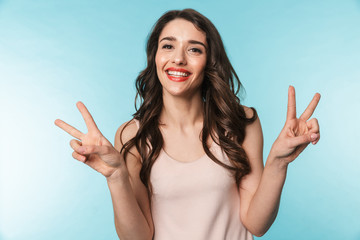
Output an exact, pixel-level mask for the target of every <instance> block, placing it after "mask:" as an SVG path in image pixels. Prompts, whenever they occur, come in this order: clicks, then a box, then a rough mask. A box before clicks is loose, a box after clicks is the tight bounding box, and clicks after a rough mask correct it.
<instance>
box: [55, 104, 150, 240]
mask: <svg viewBox="0 0 360 240" xmlns="http://www.w3.org/2000/svg"><path fill="white" fill-rule="evenodd" d="M77 107H78V109H79V111H80V112H81V114H82V116H83V118H84V120H85V123H86V126H87V128H88V132H87V133H86V134H84V133H82V132H80V131H79V130H77V129H76V128H74V127H72V126H70V125H69V124H67V123H65V122H63V121H62V120H59V119H57V120H56V121H55V124H56V125H57V126H58V127H60V128H62V129H63V130H64V131H66V132H67V133H69V134H70V135H71V136H73V137H75V138H77V139H78V140H75V139H73V140H71V142H70V145H71V147H72V148H73V150H74V152H73V157H74V158H75V159H77V160H79V161H81V162H83V163H85V164H86V165H88V166H89V167H91V168H93V169H94V170H96V171H98V172H99V173H101V174H102V175H104V176H105V177H106V179H107V183H108V186H109V189H110V193H111V197H112V202H113V207H114V215H115V227H116V232H117V234H118V236H119V238H121V240H126V239H131V240H137V239H139V240H140V239H141V240H142V239H147V240H150V239H152V237H153V233H154V227H153V223H152V218H151V213H150V204H149V197H148V194H147V190H146V187H145V186H144V185H143V184H142V182H141V181H140V176H139V172H140V169H141V161H140V156H139V153H138V152H137V151H136V149H135V148H134V149H130V151H131V152H132V153H133V155H131V154H129V156H128V158H127V162H126V164H125V161H124V158H123V155H122V154H120V153H119V150H120V149H121V147H122V144H121V141H120V132H121V130H122V129H123V128H124V126H125V124H123V125H122V126H121V127H120V128H119V129H118V131H117V133H116V137H115V148H116V149H115V148H114V147H113V146H112V144H111V143H110V142H109V141H108V140H107V139H106V138H105V137H104V136H103V135H102V133H101V132H100V130H99V129H98V128H97V126H96V124H95V122H94V120H93V118H92V116H91V115H90V113H89V111H88V110H87V108H86V107H85V105H84V104H83V103H81V102H78V103H77ZM136 132H137V128H136V126H135V124H134V122H131V123H130V124H129V126H128V127H127V128H125V130H124V132H123V136H122V137H123V139H122V140H123V142H126V141H128V140H129V139H131V138H132V137H133V136H135V134H136ZM79 140H80V141H79Z"/></svg>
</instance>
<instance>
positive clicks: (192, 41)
mask: <svg viewBox="0 0 360 240" xmlns="http://www.w3.org/2000/svg"><path fill="white" fill-rule="evenodd" d="M164 40H168V41H176V37H164V38H162V39H161V40H160V41H159V42H161V41H164ZM188 42H189V43H191V44H200V45H202V46H204V48H205V49H207V48H206V46H205V44H204V43H202V42H200V41H196V40H189V41H188Z"/></svg>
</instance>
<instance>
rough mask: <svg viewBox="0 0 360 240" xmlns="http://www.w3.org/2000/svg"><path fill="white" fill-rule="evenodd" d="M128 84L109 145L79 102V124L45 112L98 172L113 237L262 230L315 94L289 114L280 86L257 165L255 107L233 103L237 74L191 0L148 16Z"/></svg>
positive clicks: (302, 141) (301, 144) (309, 136)
mask: <svg viewBox="0 0 360 240" xmlns="http://www.w3.org/2000/svg"><path fill="white" fill-rule="evenodd" d="M136 86H137V91H138V92H137V97H140V99H141V100H142V102H141V104H140V107H139V109H138V110H137V112H136V113H135V114H134V119H132V120H130V121H129V122H126V123H124V124H123V125H122V126H120V128H119V129H118V131H117V132H116V136H115V144H114V147H113V146H112V145H111V143H110V142H109V141H108V140H107V139H106V138H105V137H104V136H103V135H102V134H101V132H100V131H99V129H98V128H97V127H96V124H95V122H94V120H93V119H92V117H91V115H90V113H89V112H88V110H87V109H86V107H85V106H84V104H82V103H81V102H78V103H77V107H78V109H79V110H80V112H81V114H82V116H83V118H84V120H85V123H86V125H87V128H88V133H86V134H84V133H82V132H80V131H78V130H77V129H75V128H73V127H72V126H70V125H68V124H67V123H65V122H63V121H61V120H56V121H55V124H56V125H57V126H59V127H60V128H62V129H63V130H65V131H66V132H68V133H69V134H70V135H72V136H73V137H75V138H76V139H78V140H75V139H74V140H71V147H72V148H73V149H74V152H73V157H74V158H75V159H77V160H79V161H82V162H84V163H85V164H87V165H88V166H90V167H92V168H93V169H95V170H96V171H98V172H100V173H101V174H103V175H104V176H105V177H106V179H107V183H108V186H109V189H110V192H111V196H112V201H113V207H114V215H115V226H116V231H117V233H118V236H119V237H120V239H121V240H126V239H131V240H134V239H155V240H169V239H172V240H174V239H195V240H196V239H199V240H201V239H204V240H205V239H207V240H208V239H214V240H215V239H216V240H219V239H237V240H248V239H253V235H256V236H262V235H263V234H265V232H266V231H267V230H268V229H269V227H270V226H271V224H272V223H273V222H274V220H275V217H276V215H277V211H278V208H279V202H280V196H281V191H282V188H283V185H284V181H285V177H286V171H287V167H288V164H289V163H290V162H292V161H293V160H294V159H295V158H296V157H297V156H298V155H299V154H300V153H301V152H302V151H303V150H304V149H305V148H306V147H307V145H308V144H309V143H313V144H316V143H317V142H318V141H319V138H320V133H319V125H318V122H317V120H316V119H310V120H309V118H310V117H311V115H312V113H313V112H314V110H315V108H316V106H317V104H318V102H319V99H320V95H319V94H315V96H314V98H313V99H312V101H311V102H310V104H309V106H308V107H307V109H306V110H305V112H304V113H303V114H302V115H301V116H300V117H299V118H297V117H296V104H295V90H294V88H293V87H292V86H290V87H289V93H288V111H287V118H286V122H285V126H284V128H283V129H282V131H281V132H280V135H279V137H278V138H277V139H276V141H275V142H274V144H273V146H272V148H271V151H270V153H269V155H268V158H267V161H266V165H265V167H264V166H263V157H262V156H263V135H262V130H261V126H260V121H259V118H258V117H257V115H256V111H255V110H254V109H252V108H248V107H245V106H243V105H241V104H240V101H239V99H238V97H237V93H238V90H239V88H240V81H239V79H238V77H237V75H236V73H235V71H234V69H233V67H232V66H231V64H230V62H229V59H228V57H227V55H226V53H225V50H224V46H223V43H222V40H221V38H220V35H219V33H218V31H217V30H216V28H215V27H214V25H213V24H212V23H211V22H210V21H209V20H208V19H207V18H206V17H204V16H203V15H201V14H200V13H198V12H196V11H194V10H192V9H185V10H182V11H170V12H167V13H165V14H164V15H163V16H162V17H161V18H160V19H159V20H158V22H157V23H156V25H155V27H154V28H153V30H152V32H151V35H150V37H149V40H148V44H147V67H146V69H145V70H144V71H143V72H142V73H141V74H140V75H139V76H138V78H137V80H136ZM79 140H80V141H79Z"/></svg>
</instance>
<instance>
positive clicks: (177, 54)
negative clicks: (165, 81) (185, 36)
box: [172, 48, 186, 65]
mask: <svg viewBox="0 0 360 240" xmlns="http://www.w3.org/2000/svg"><path fill="white" fill-rule="evenodd" d="M172 62H173V63H175V64H176V65H185V64H186V56H185V52H184V51H183V49H179V48H178V49H176V50H175V51H174V54H173V57H172Z"/></svg>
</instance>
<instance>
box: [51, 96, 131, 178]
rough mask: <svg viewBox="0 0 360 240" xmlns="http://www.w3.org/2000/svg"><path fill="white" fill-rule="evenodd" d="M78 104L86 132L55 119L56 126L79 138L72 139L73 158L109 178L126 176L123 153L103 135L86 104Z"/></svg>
mask: <svg viewBox="0 0 360 240" xmlns="http://www.w3.org/2000/svg"><path fill="white" fill-rule="evenodd" d="M76 106H77V108H78V109H79V111H80V113H81V115H82V116H83V118H84V120H85V123H86V126H87V129H88V132H87V133H86V134H84V133H82V132H80V131H79V130H77V129H76V128H74V127H72V126H70V125H69V124H67V123H65V122H64V121H62V120H60V119H56V120H55V125H56V126H58V127H60V128H61V129H63V130H64V131H65V132H67V133H69V134H70V135H71V136H73V137H74V138H76V139H78V140H76V139H73V140H71V141H70V146H71V147H72V149H74V152H73V154H72V156H73V158H75V159H77V160H79V161H81V162H83V163H85V164H87V165H88V166H90V167H91V168H93V169H95V170H96V171H98V172H99V173H101V174H102V175H104V176H105V177H106V178H107V179H108V180H110V179H111V178H116V177H119V174H120V176H121V177H126V175H127V170H126V167H125V163H124V160H123V158H122V156H121V154H120V153H119V152H118V151H117V150H116V149H115V148H114V147H113V146H112V144H111V143H110V142H109V141H108V140H107V139H106V138H105V137H104V136H103V135H102V133H101V132H100V130H99V129H98V127H97V126H96V124H95V122H94V119H93V118H92V116H91V114H90V113H89V111H88V110H87V108H86V107H85V105H84V104H83V103H82V102H78V103H77V104H76ZM79 140H80V141H79Z"/></svg>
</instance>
